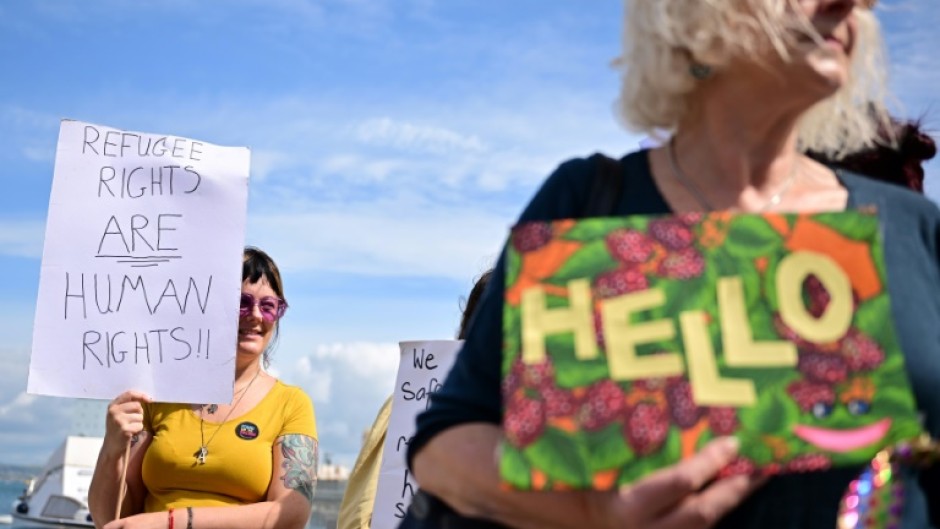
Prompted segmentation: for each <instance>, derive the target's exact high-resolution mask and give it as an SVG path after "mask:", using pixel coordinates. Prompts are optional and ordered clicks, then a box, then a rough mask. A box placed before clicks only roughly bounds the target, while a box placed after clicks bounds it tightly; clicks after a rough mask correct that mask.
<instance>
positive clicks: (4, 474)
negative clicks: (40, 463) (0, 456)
mask: <svg viewBox="0 0 940 529" xmlns="http://www.w3.org/2000/svg"><path fill="white" fill-rule="evenodd" d="M41 470H42V467H33V466H20V465H5V464H2V463H0V480H7V481H16V480H27V479H30V478H33V477H36V475H37V474H39V472H40V471H41Z"/></svg>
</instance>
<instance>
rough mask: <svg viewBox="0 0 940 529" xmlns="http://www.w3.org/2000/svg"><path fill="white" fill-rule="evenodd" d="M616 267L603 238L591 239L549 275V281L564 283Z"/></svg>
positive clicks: (589, 276) (615, 262)
mask: <svg viewBox="0 0 940 529" xmlns="http://www.w3.org/2000/svg"><path fill="white" fill-rule="evenodd" d="M616 267H617V261H615V260H614V258H613V257H611V256H610V253H609V252H608V251H607V243H605V242H604V241H603V240H599V241H591V242H589V243H587V244H585V245H584V246H583V247H582V248H581V249H579V250H578V251H577V252H575V253H574V255H572V256H571V257H570V258H569V259H568V260H567V261H566V262H565V264H564V265H562V266H561V268H560V269H559V270H558V271H557V272H555V274H554V275H552V277H551V282H552V283H553V284H558V285H566V284H567V283H568V281H571V280H573V279H583V278H591V277H593V276H595V275H597V274H600V273H601V272H604V271H606V270H610V269H613V268H616Z"/></svg>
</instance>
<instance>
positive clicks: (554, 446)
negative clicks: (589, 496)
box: [525, 428, 591, 488]
mask: <svg viewBox="0 0 940 529" xmlns="http://www.w3.org/2000/svg"><path fill="white" fill-rule="evenodd" d="M525 455H526V457H527V458H528V460H529V462H530V463H531V464H532V466H534V467H535V468H539V469H541V470H542V471H543V472H545V474H546V475H547V476H548V477H549V479H551V480H553V481H561V482H563V483H565V484H567V485H571V486H573V487H582V488H583V487H589V486H590V483H591V476H590V475H588V472H587V468H586V467H585V466H584V464H583V463H584V461H585V459H586V458H585V454H582V453H581V451H580V450H578V446H577V440H576V438H575V437H572V436H569V435H566V434H565V433H564V432H560V431H558V430H555V429H554V428H546V429H545V433H544V434H542V437H541V438H539V440H538V441H536V442H535V443H534V444H532V445H530V446H528V447H527V448H526V449H525Z"/></svg>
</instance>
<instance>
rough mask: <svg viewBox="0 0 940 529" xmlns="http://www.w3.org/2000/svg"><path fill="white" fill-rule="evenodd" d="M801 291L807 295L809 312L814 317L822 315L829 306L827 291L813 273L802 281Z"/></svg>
mask: <svg viewBox="0 0 940 529" xmlns="http://www.w3.org/2000/svg"><path fill="white" fill-rule="evenodd" d="M803 291H804V292H806V294H807V296H808V297H809V307H808V308H809V312H810V314H812V315H813V316H815V317H817V318H818V317H820V316H822V314H823V312H825V311H826V307H827V306H829V300H830V296H829V291H827V290H826V287H825V286H823V284H822V281H820V280H819V278H818V277H816V276H814V275H810V276H808V277H807V278H806V280H805V281H803Z"/></svg>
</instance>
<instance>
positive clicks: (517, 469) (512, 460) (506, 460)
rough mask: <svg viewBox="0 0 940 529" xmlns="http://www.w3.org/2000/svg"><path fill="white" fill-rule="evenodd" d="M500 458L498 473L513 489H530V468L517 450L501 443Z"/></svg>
mask: <svg viewBox="0 0 940 529" xmlns="http://www.w3.org/2000/svg"><path fill="white" fill-rule="evenodd" d="M501 451H502V457H501V458H500V461H499V471H500V473H501V474H502V476H503V477H504V478H505V479H506V481H508V482H509V483H510V484H511V485H512V486H513V487H516V488H518V489H523V490H527V489H531V488H532V467H531V466H529V462H528V461H526V459H525V457H524V456H523V455H522V453H521V452H520V451H519V449H518V448H516V447H514V446H512V445H510V444H509V443H503V444H502V446H501Z"/></svg>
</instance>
